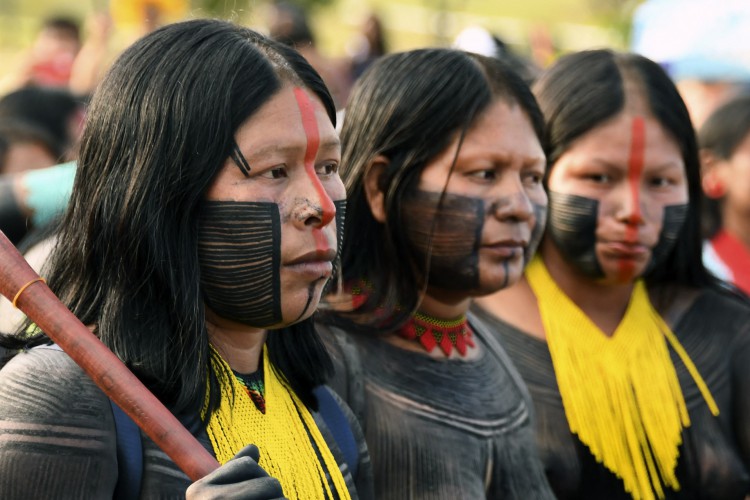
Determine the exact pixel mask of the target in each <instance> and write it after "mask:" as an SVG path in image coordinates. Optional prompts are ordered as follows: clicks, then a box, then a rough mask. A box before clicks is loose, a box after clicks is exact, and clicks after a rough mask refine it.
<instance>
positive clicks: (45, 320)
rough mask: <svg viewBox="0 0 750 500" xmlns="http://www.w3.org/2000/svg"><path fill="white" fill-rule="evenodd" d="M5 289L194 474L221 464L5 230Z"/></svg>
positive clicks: (0, 280) (0, 254) (0, 283)
mask: <svg viewBox="0 0 750 500" xmlns="http://www.w3.org/2000/svg"><path fill="white" fill-rule="evenodd" d="M0 293H1V294H2V295H4V296H6V297H7V298H8V300H10V301H12V302H13V305H15V306H16V307H18V309H20V310H21V311H23V312H24V313H25V314H26V316H28V317H29V318H31V320H32V321H33V322H34V323H36V324H37V325H38V326H39V327H40V328H41V329H42V330H43V331H44V332H45V333H46V334H47V335H48V336H49V338H51V339H52V340H54V341H55V343H57V345H59V346H60V347H61V348H62V349H63V351H65V352H66V353H67V354H68V356H70V357H71V358H72V359H73V361H75V362H76V363H78V365H79V366H80V367H81V368H83V370H84V371H85V372H86V373H87V374H88V375H89V377H91V379H92V380H93V381H94V382H95V383H96V385H98V386H99V388H100V389H101V390H102V391H104V393H105V394H106V395H107V396H109V398H110V399H112V401H114V402H115V403H117V405H118V406H119V407H120V408H122V410H123V411H124V412H125V413H127V414H128V415H129V416H130V418H132V419H133V421H134V422H135V423H136V424H138V427H140V428H141V429H143V432H145V433H146V435H147V436H148V437H150V438H151V439H153V440H154V442H155V443H156V444H157V445H158V446H159V448H161V449H162V450H164V452H165V453H166V454H167V455H169V457H170V458H171V459H172V460H174V462H175V463H176V464H177V466H178V467H179V468H180V469H182V470H183V472H185V474H187V475H188V477H190V479H191V480H193V481H197V480H198V479H200V478H202V477H204V476H206V475H207V474H208V473H210V472H212V471H213V470H215V469H216V468H218V467H219V463H218V462H217V461H216V459H215V458H214V457H213V456H211V454H210V453H209V452H208V451H206V449H205V448H204V447H203V446H202V445H201V444H200V443H199V442H198V440H196V439H195V438H194V437H193V435H192V434H190V432H188V430H187V429H185V427H183V425H182V424H181V423H180V421H179V420H177V418H175V416H174V415H172V413H171V412H170V411H169V410H168V409H167V408H166V407H165V406H164V405H163V404H162V403H161V401H159V400H158V399H156V396H154V395H153V394H151V392H150V391H149V390H148V389H147V388H146V386H144V385H143V384H142V383H141V381H140V380H138V378H137V377H136V376H135V375H133V373H132V372H131V371H130V370H128V368H127V367H126V366H125V365H124V364H123V363H122V361H120V359H119V358H118V357H117V356H115V355H114V354H113V353H112V351H110V350H109V349H107V347H106V346H105V345H104V344H103V343H102V342H101V341H100V340H99V339H98V338H97V337H96V336H95V335H94V334H93V333H91V331H90V330H89V329H88V328H87V327H86V326H85V325H84V324H83V323H81V322H80V321H79V320H78V318H76V317H75V316H74V315H73V313H71V312H70V311H69V310H68V309H67V308H66V307H65V305H64V304H63V303H62V302H60V300H59V299H58V298H57V297H56V296H55V294H54V293H52V290H50V289H49V288H48V287H47V285H46V284H45V283H44V281H43V280H42V278H40V277H39V275H38V274H37V273H36V272H35V271H34V270H33V269H32V268H31V266H29V264H28V263H27V262H26V260H24V258H23V257H22V256H21V254H20V253H19V252H18V250H16V247H14V246H13V244H12V243H11V242H10V241H9V240H8V238H7V237H6V236H5V234H3V232H2V231H0Z"/></svg>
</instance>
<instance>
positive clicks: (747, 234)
mask: <svg viewBox="0 0 750 500" xmlns="http://www.w3.org/2000/svg"><path fill="white" fill-rule="evenodd" d="M726 205H727V204H726V203H725V204H724V207H722V215H721V217H722V228H723V229H724V230H725V231H726V232H727V233H729V234H731V235H732V236H733V237H734V238H736V239H737V240H739V241H740V242H741V243H742V244H743V245H744V246H745V248H749V249H750V216H748V214H747V213H742V212H740V211H739V210H732V209H730V208H729V207H727V206H726Z"/></svg>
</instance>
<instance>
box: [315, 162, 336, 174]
mask: <svg viewBox="0 0 750 500" xmlns="http://www.w3.org/2000/svg"><path fill="white" fill-rule="evenodd" d="M338 171H339V166H338V164H337V163H325V164H323V165H319V166H317V167H315V172H316V173H317V174H318V175H333V174H335V173H336V172H338Z"/></svg>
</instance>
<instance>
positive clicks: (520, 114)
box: [456, 100, 544, 161]
mask: <svg viewBox="0 0 750 500" xmlns="http://www.w3.org/2000/svg"><path fill="white" fill-rule="evenodd" d="M456 140H457V139H456ZM493 154H497V155H510V156H519V157H520V159H523V160H524V161H527V160H530V161H534V160H538V159H543V158H544V152H543V150H542V146H541V144H540V142H539V139H538V137H537V135H536V132H535V131H534V127H533V126H532V125H531V120H530V119H529V117H528V116H527V115H526V112H525V111H524V109H523V108H522V107H521V106H520V105H518V104H515V103H509V102H506V101H504V100H495V101H494V102H493V103H492V104H491V105H490V106H489V107H488V108H487V109H485V110H484V111H483V112H482V113H481V114H480V115H479V116H478V117H477V118H476V120H475V121H474V123H473V124H472V125H471V127H470V128H469V130H468V131H467V133H466V136H465V137H464V140H463V144H462V145H461V151H460V152H459V159H460V158H462V157H471V156H475V155H479V156H481V155H493Z"/></svg>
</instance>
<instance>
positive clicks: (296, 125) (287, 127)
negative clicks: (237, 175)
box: [236, 85, 338, 154]
mask: <svg viewBox="0 0 750 500" xmlns="http://www.w3.org/2000/svg"><path fill="white" fill-rule="evenodd" d="M294 89H295V88H294V87H293V86H291V85H286V86H284V87H283V88H282V89H281V90H279V91H278V92H277V93H276V94H274V96H273V97H271V99H269V100H268V101H267V102H266V103H264V104H263V105H262V106H261V107H260V108H259V109H258V111H256V112H255V113H254V114H253V115H252V116H251V117H250V118H249V119H248V120H246V121H245V122H244V123H243V124H242V125H241V126H240V127H239V129H237V132H236V141H237V144H238V145H239V146H240V150H241V151H242V152H243V153H246V154H252V153H253V152H256V151H259V150H260V149H261V148H267V147H273V146H278V147H294V146H299V147H304V146H305V145H306V144H307V140H308V137H307V133H306V131H305V122H307V123H310V120H312V119H313V118H314V122H313V123H315V124H316V125H317V131H318V134H319V137H320V142H321V144H326V143H335V142H338V140H337V135H336V131H335V130H334V128H333V124H332V123H331V119H330V118H329V117H328V113H327V111H326V109H325V107H324V106H323V104H322V103H321V102H320V99H318V97H317V96H316V95H315V94H314V93H312V92H310V91H309V90H306V89H303V92H304V93H305V94H306V95H307V97H308V100H309V102H310V105H311V107H307V108H306V107H304V106H302V107H301V106H300V102H299V101H298V98H297V96H296V95H295V91H294ZM310 112H311V113H312V116H307V115H308V114H309V113H310Z"/></svg>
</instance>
